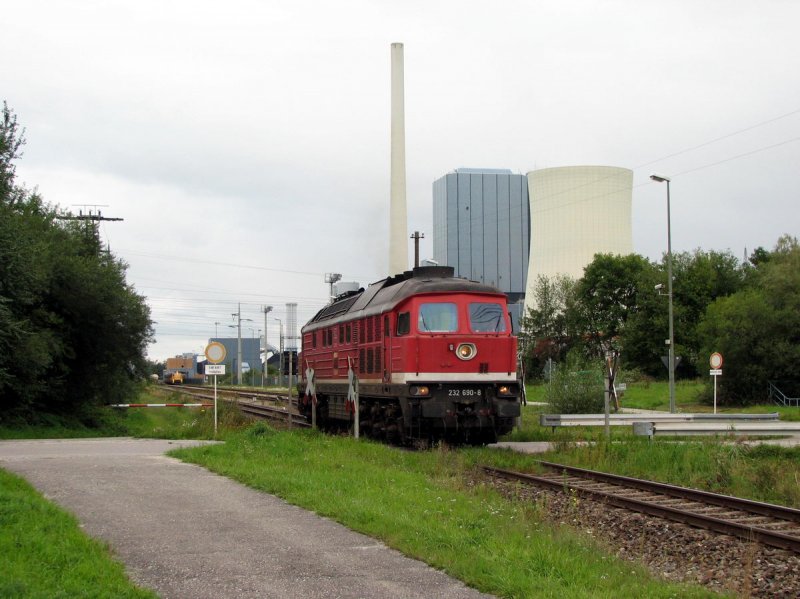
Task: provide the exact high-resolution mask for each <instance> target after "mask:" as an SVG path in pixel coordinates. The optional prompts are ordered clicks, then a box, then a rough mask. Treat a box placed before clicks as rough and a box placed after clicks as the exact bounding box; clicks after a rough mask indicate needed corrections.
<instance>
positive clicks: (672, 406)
mask: <svg viewBox="0 0 800 599" xmlns="http://www.w3.org/2000/svg"><path fill="white" fill-rule="evenodd" d="M650 178H651V179H652V180H653V181H656V182H658V183H666V184H667V296H668V300H669V357H668V360H669V365H668V366H667V368H668V370H669V411H670V412H672V413H674V412H675V329H674V326H673V319H672V228H671V223H670V210H669V182H670V179H669V177H665V176H663V175H656V174H653V175H650Z"/></svg>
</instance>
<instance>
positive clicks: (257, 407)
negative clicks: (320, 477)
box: [172, 385, 311, 428]
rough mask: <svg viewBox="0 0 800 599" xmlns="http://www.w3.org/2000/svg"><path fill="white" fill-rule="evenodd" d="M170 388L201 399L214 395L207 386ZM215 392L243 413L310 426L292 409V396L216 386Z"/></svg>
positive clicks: (300, 425)
mask: <svg viewBox="0 0 800 599" xmlns="http://www.w3.org/2000/svg"><path fill="white" fill-rule="evenodd" d="M172 390H173V391H176V392H178V393H183V394H186V395H190V396H192V397H198V398H201V399H211V400H213V399H214V395H213V394H209V393H208V391H209V388H208V387H197V386H192V385H183V386H181V387H177V388H175V389H172ZM217 394H218V397H217V399H219V400H221V401H227V402H234V403H236V405H238V406H239V409H240V410H241V411H242V412H243V413H245V414H248V415H250V416H255V417H257V418H264V419H268V420H275V421H277V422H283V423H286V424H289V425H291V426H298V427H301V428H310V426H311V425H310V424H308V422H306V419H305V417H304V416H302V415H300V414H299V413H298V412H297V411H296V410H295V409H294V406H295V405H296V400H295V398H292V399H293V401H292V402H289V396H288V395H280V394H276V393H267V392H264V391H238V390H232V389H225V388H223V389H219V388H217ZM225 395H229V396H230V395H233V396H234V397H233V398H231V397H225ZM257 401H272V402H273V403H283V404H286V405H281V406H276V405H264V404H261V403H255V402H257Z"/></svg>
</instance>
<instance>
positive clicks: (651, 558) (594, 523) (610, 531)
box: [490, 478, 800, 598]
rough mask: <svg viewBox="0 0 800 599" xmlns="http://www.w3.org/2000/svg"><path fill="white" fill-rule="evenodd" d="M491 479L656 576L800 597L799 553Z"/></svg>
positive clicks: (751, 592)
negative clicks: (535, 503)
mask: <svg viewBox="0 0 800 599" xmlns="http://www.w3.org/2000/svg"><path fill="white" fill-rule="evenodd" d="M490 480H491V484H493V485H495V486H496V487H497V488H498V489H499V490H500V491H501V492H502V493H503V494H504V495H506V496H509V497H513V498H517V499H521V500H524V501H533V502H538V503H539V504H540V505H542V507H543V508H544V510H543V511H544V512H545V513H547V514H549V517H550V520H551V521H552V522H553V523H554V524H561V525H565V526H569V527H571V528H573V529H576V530H578V531H580V532H582V533H584V534H586V535H588V536H590V537H592V538H594V539H596V540H597V542H598V544H600V545H601V546H604V547H605V548H606V549H607V551H608V552H609V553H612V554H615V555H617V556H618V557H620V558H622V559H625V560H629V561H633V562H639V563H642V564H644V565H645V566H646V567H647V568H648V569H649V570H650V571H651V572H652V573H653V574H654V575H656V576H660V577H662V578H665V579H667V580H674V581H681V582H696V583H698V584H701V585H704V586H706V587H708V588H710V589H712V590H714V591H721V592H728V593H734V594H736V595H738V596H741V597H758V598H760V597H764V598H767V597H770V598H771V597H786V598H790V597H791V598H796V597H800V556H798V555H797V554H795V553H792V552H789V551H784V550H782V549H773V548H771V547H765V546H763V545H759V544H757V543H747V542H745V541H741V540H739V539H736V538H734V537H729V536H726V535H719V534H716V533H712V532H708V531H705V530H701V529H697V528H692V527H690V526H687V525H685V524H680V523H676V522H670V521H667V520H662V519H661V518H656V517H653V516H647V515H644V514H638V513H635V512H630V511H628V510H623V509H620V508H615V507H610V506H607V505H605V504H604V503H602V502H599V501H593V500H591V499H584V498H574V497H569V496H567V495H565V494H563V493H559V492H555V491H550V490H546V489H539V488H536V487H526V486H521V485H520V484H519V483H516V482H512V481H508V480H505V479H500V478H491V479H490Z"/></svg>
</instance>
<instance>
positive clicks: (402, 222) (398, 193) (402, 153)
mask: <svg viewBox="0 0 800 599" xmlns="http://www.w3.org/2000/svg"><path fill="white" fill-rule="evenodd" d="M404 96H405V92H404V87H403V44H399V43H395V44H392V139H391V194H390V202H389V274H390V275H391V274H396V273H401V272H405V271H406V270H408V248H407V245H406V230H407V228H408V214H407V211H406V123H405V107H404Z"/></svg>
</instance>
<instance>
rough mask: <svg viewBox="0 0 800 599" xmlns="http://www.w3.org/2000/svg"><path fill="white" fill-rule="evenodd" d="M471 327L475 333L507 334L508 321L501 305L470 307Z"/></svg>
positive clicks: (471, 305) (481, 304) (474, 304)
mask: <svg viewBox="0 0 800 599" xmlns="http://www.w3.org/2000/svg"><path fill="white" fill-rule="evenodd" d="M469 327H470V329H471V330H472V332H473V333H505V331H506V319H505V318H504V314H503V306H501V305H500V304H486V303H472V304H470V305H469Z"/></svg>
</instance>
